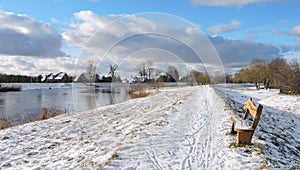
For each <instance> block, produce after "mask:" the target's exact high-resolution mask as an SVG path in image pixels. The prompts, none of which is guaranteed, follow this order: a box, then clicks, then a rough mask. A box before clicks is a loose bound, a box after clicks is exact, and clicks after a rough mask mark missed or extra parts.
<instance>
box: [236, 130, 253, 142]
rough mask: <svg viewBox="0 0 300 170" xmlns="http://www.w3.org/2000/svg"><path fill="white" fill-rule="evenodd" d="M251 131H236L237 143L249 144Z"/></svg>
mask: <svg viewBox="0 0 300 170" xmlns="http://www.w3.org/2000/svg"><path fill="white" fill-rule="evenodd" d="M252 135H253V131H238V132H237V144H238V145H240V144H242V145H250V144H251V139H252Z"/></svg>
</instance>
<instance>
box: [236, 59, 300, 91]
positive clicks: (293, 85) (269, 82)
mask: <svg viewBox="0 0 300 170" xmlns="http://www.w3.org/2000/svg"><path fill="white" fill-rule="evenodd" d="M299 66H300V63H299V61H298V60H297V59H293V60H291V61H287V60H286V59H284V58H275V59H273V60H271V61H270V62H267V61H266V60H262V59H256V60H254V61H253V62H252V64H251V65H250V66H248V67H246V68H243V69H241V70H240V71H239V72H237V73H236V74H235V75H234V77H233V79H232V80H231V81H232V82H233V83H255V85H256V88H257V89H259V88H260V85H261V84H262V85H264V88H266V89H269V88H278V89H280V91H281V92H283V93H289V94H300V67H299Z"/></svg>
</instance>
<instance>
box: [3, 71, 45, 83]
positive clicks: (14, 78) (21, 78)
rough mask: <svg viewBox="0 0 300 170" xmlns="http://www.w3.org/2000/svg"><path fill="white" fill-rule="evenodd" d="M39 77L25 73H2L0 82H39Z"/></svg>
mask: <svg viewBox="0 0 300 170" xmlns="http://www.w3.org/2000/svg"><path fill="white" fill-rule="evenodd" d="M40 80H41V79H40V78H39V77H35V76H34V77H31V76H25V75H12V74H9V75H8V74H1V73H0V83H37V82H40Z"/></svg>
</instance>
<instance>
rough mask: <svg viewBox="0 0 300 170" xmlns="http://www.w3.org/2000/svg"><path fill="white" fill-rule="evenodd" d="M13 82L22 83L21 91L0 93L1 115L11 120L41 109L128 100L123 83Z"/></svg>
mask: <svg viewBox="0 0 300 170" xmlns="http://www.w3.org/2000/svg"><path fill="white" fill-rule="evenodd" d="M2 85H3V86H9V85H12V84H2ZM13 85H21V86H22V91H20V92H2V93H0V117H5V118H8V119H10V120H20V119H21V115H22V114H25V115H28V114H30V116H32V117H35V116H37V115H39V114H40V113H41V109H42V108H47V109H52V108H54V109H60V110H66V111H67V112H75V111H76V112H80V111H86V110H91V109H94V108H96V107H99V106H105V105H110V104H115V103H119V102H123V101H125V100H128V99H129V96H128V95H127V93H126V86H125V85H123V84H114V85H111V84H109V83H100V84H97V87H95V86H87V85H84V84H79V83H74V84H71V83H55V84H52V83H33V84H32V83H28V84H13Z"/></svg>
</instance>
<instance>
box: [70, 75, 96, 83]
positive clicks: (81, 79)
mask: <svg viewBox="0 0 300 170" xmlns="http://www.w3.org/2000/svg"><path fill="white" fill-rule="evenodd" d="M100 79H101V77H100V76H99V75H98V74H96V75H95V76H94V77H93V76H91V75H90V74H89V73H81V74H80V75H79V76H77V77H76V78H75V79H74V82H80V83H87V82H99V81H100Z"/></svg>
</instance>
